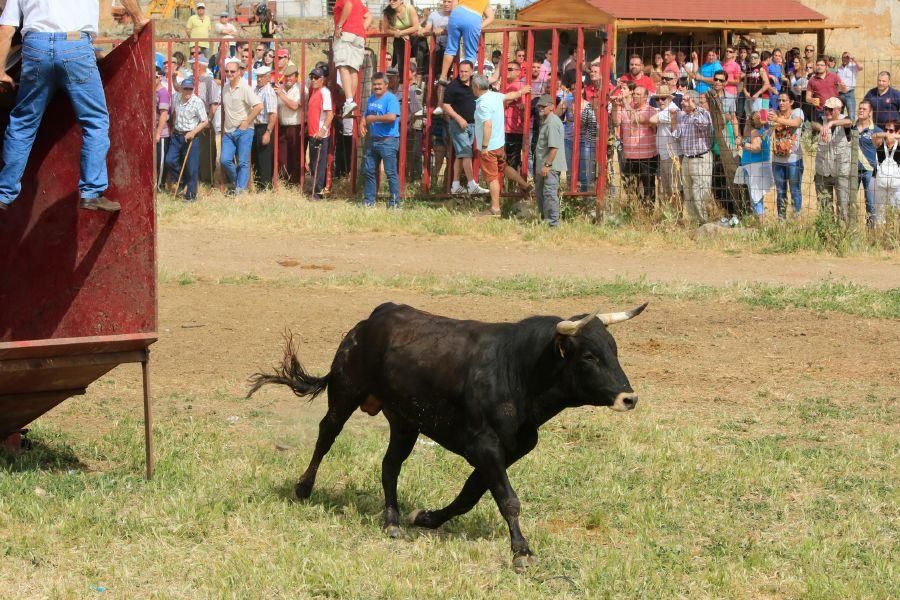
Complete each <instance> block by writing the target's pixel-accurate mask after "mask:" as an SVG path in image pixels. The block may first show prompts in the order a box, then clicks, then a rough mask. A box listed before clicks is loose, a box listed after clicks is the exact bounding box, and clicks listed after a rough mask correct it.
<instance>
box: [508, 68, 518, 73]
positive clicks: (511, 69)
mask: <svg viewBox="0 0 900 600" xmlns="http://www.w3.org/2000/svg"><path fill="white" fill-rule="evenodd" d="M513 71H518V69H515V68H513V67H509V68H508V69H506V72H507V73H512V72H513Z"/></svg>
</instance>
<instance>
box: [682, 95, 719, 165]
mask: <svg viewBox="0 0 900 600" xmlns="http://www.w3.org/2000/svg"><path fill="white" fill-rule="evenodd" d="M675 137H677V138H678V142H679V144H680V146H681V153H682V154H683V155H684V156H688V157H690V156H697V155H698V154H703V153H704V152H709V146H710V138H711V137H712V117H710V115H709V111H708V110H706V109H705V108H700V107H697V108H695V109H694V111H693V112H690V113H687V112H679V113H678V128H677V129H676V130H675Z"/></svg>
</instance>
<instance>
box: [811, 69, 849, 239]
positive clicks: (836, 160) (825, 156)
mask: <svg viewBox="0 0 900 600" xmlns="http://www.w3.org/2000/svg"><path fill="white" fill-rule="evenodd" d="M820 62H821V61H820ZM816 64H817V65H818V64H819V63H816ZM843 107H844V105H843V104H842V103H841V99H840V98H838V97H837V96H836V95H835V96H832V97H831V98H829V99H828V100H826V101H825V104H824V106H823V109H824V110H823V113H824V114H823V116H822V122H821V123H815V122H814V123H812V128H813V131H815V132H817V133H818V134H819V136H818V138H819V139H818V142H819V143H818V147H817V149H816V175H815V185H816V196H818V198H819V210H823V211H827V212H829V213H831V214H835V202H836V203H837V216H838V217H839V218H840V220H841V221H842V222H843V223H844V224H846V225H855V224H856V203H855V202H850V129H851V127H852V125H853V123H852V122H851V121H850V118H849V117H847V115H845V114H843V113H842V112H841V109H842V108H843Z"/></svg>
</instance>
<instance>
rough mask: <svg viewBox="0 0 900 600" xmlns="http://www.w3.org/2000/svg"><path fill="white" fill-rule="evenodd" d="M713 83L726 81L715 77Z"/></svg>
mask: <svg viewBox="0 0 900 600" xmlns="http://www.w3.org/2000/svg"><path fill="white" fill-rule="evenodd" d="M713 81H718V82H719V83H725V80H724V79H720V78H718V77H713Z"/></svg>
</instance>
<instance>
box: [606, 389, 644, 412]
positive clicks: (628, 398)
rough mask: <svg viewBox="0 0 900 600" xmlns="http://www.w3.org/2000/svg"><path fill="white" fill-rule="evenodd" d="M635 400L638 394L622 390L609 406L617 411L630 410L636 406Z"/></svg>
mask: <svg viewBox="0 0 900 600" xmlns="http://www.w3.org/2000/svg"><path fill="white" fill-rule="evenodd" d="M637 401H638V395H637V394H635V393H634V392H622V393H621V394H619V395H618V396H616V399H615V401H614V402H613V405H612V406H611V407H610V408H612V409H613V410H619V411H626V410H631V409H633V408H634V407H635V406H637Z"/></svg>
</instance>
